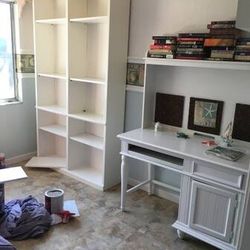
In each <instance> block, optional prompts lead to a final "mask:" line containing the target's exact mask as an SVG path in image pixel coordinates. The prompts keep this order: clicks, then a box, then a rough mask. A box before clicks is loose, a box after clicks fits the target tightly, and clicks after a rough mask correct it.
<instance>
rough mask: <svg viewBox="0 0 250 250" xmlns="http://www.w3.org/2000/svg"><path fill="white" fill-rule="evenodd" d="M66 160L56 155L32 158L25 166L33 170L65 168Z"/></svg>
mask: <svg viewBox="0 0 250 250" xmlns="http://www.w3.org/2000/svg"><path fill="white" fill-rule="evenodd" d="M66 165H67V164H66V158H63V157H59V156H57V155H50V156H40V157H33V158H32V159H31V160H30V161H29V162H28V163H27V164H26V165H25V166H26V167H33V168H65V167H66Z"/></svg>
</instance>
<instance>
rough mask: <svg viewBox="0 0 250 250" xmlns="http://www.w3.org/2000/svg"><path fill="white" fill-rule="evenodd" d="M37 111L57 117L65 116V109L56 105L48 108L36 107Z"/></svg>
mask: <svg viewBox="0 0 250 250" xmlns="http://www.w3.org/2000/svg"><path fill="white" fill-rule="evenodd" d="M37 109H39V110H43V111H47V112H51V113H54V114H59V115H66V108H65V107H61V106H58V105H50V106H37Z"/></svg>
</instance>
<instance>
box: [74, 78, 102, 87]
mask: <svg viewBox="0 0 250 250" xmlns="http://www.w3.org/2000/svg"><path fill="white" fill-rule="evenodd" d="M70 81H74V82H85V83H94V84H101V85H104V84H106V80H105V79H101V78H91V77H82V78H81V77H71V78H70Z"/></svg>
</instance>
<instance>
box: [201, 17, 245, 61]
mask: <svg viewBox="0 0 250 250" xmlns="http://www.w3.org/2000/svg"><path fill="white" fill-rule="evenodd" d="M207 27H208V29H209V30H210V32H209V37H208V38H206V39H205V42H204V48H205V52H206V59H208V60H217V61H231V60H233V59H234V49H235V41H236V37H237V36H239V35H240V34H241V30H238V29H236V28H235V21H212V22H211V23H210V24H208V25H207Z"/></svg>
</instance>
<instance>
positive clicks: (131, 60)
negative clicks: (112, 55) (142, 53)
mask: <svg viewBox="0 0 250 250" xmlns="http://www.w3.org/2000/svg"><path fill="white" fill-rule="evenodd" d="M128 63H138V64H145V58H141V57H128Z"/></svg>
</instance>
